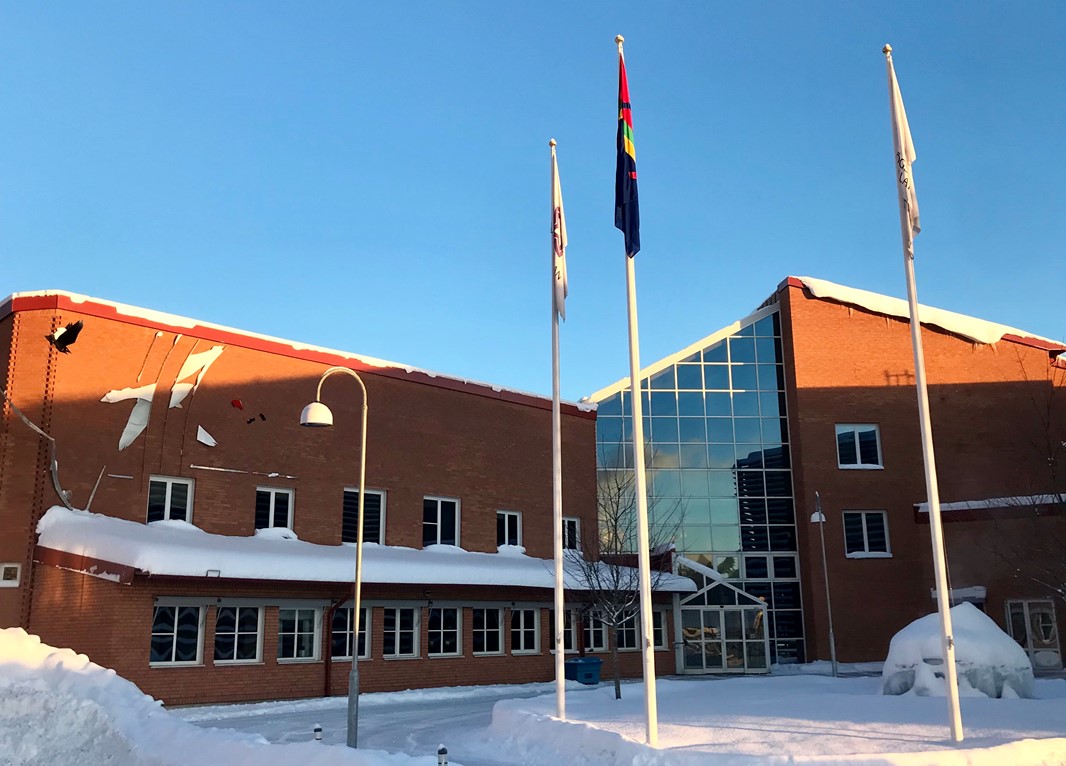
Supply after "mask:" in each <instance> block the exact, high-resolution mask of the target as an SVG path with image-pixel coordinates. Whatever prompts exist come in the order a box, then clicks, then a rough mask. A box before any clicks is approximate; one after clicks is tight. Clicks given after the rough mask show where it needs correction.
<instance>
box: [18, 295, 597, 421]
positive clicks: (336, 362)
mask: <svg viewBox="0 0 1066 766" xmlns="http://www.w3.org/2000/svg"><path fill="white" fill-rule="evenodd" d="M40 310H45V311H49V310H52V311H59V310H63V311H75V312H78V313H80V314H86V315H88V316H94V317H99V318H101V319H110V320H113V321H116V322H124V323H126V324H131V325H135V326H137V327H147V328H149V329H152V330H163V331H166V332H173V333H180V334H183V335H192V336H195V337H197V338H202V339H203V340H207V341H212V342H215V343H225V344H227V345H231V346H239V347H241V348H247V349H251V350H253V351H263V352H266V353H270V354H277V355H280V356H287V357H290V358H292V359H302V360H304V361H308V362H317V363H319V364H324V365H327V366H330V367H332V366H341V367H348V368H350V369H352V370H356V371H357V372H367V373H370V374H372V375H381V376H383V377H387V378H395V379H396V380H406V381H409V382H414V383H421V384H423V385H428V386H434V387H436V388H443V389H446V390H449V391H458V392H462V393H468V394H474V395H475V396H484V397H486V398H489V399H496V400H499V401H504V402H511V403H512V404H520V405H525V406H527V407H535V408H537V409H541V410H550V409H551V407H552V403H551V400H548V399H544V398H542V397H538V396H534V395H533V394H526V393H522V392H520V391H512V390H508V389H503V388H499V389H497V388H494V387H493V386H491V385H489V384H485V383H474V382H469V381H463V380H458V379H455V378H450V377H442V376H434V375H432V374H429V373H427V372H423V371H421V370H412V371H411V372H408V371H407V370H406V369H403V368H401V367H376V366H374V365H371V364H366V363H365V362H361V361H359V360H358V359H353V358H351V357H350V356H345V355H343V354H340V353H330V352H328V351H325V350H318V349H309V348H308V349H297V348H295V347H294V346H293V345H292V344H291V343H287V342H284V341H281V340H268V339H266V338H259V337H255V336H253V335H245V334H244V333H241V332H240V331H235V330H225V329H222V328H219V327H205V326H204V325H201V324H199V323H197V322H196V320H195V319H190V321H191V322H192V323H193V324H192V326H191V327H185V326H182V325H172V324H167V323H166V322H161V321H158V320H151V319H147V318H144V317H137V316H129V315H127V314H121V313H119V310H118V308H117V307H115V306H110V305H107V304H105V303H98V302H96V301H92V300H86V301H74V300H71V298H70V297H69V296H67V295H62V294H59V293H56V294H50V295H27V296H20V295H12V296H10V297H9V298H8V299H6V300H4V301H3V303H0V320H2V319H5V318H7V317H8V316H9V315H11V314H14V313H16V312H18V311H40ZM297 345H304V344H297ZM560 410H561V411H562V412H564V413H566V414H567V415H574V416H576V417H579V418H584V419H586V420H595V419H596V411H595V410H594V409H593V410H587V409H583V408H581V407H578V406H577V405H574V404H568V403H565V402H563V403H560Z"/></svg>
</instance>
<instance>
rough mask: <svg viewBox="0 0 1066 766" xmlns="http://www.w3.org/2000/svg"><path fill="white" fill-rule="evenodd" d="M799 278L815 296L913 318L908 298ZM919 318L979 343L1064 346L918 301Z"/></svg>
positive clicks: (925, 322) (1028, 333)
mask: <svg viewBox="0 0 1066 766" xmlns="http://www.w3.org/2000/svg"><path fill="white" fill-rule="evenodd" d="M796 279H798V280H799V281H800V282H802V283H803V286H804V287H806V288H807V289H808V290H810V291H811V295H813V296H814V297H815V298H823V299H829V300H834V301H839V302H840V303H847V304H849V305H851V306H858V307H859V308H863V309H866V310H868V311H872V312H874V313H875V314H885V315H887V316H893V317H899V318H901V319H910V315H911V314H910V306H909V305H908V304H907V301H905V300H903V299H901V298H890V297H889V296H887V295H881V294H880V293H872V292H869V291H868V290H859V289H857V288H854V287H845V286H844V285H838V284H836V283H835V282H829V281H828V280H825V279H815V278H814V277H796ZM918 317H919V319H920V320H921V322H922V324H925V325H935V326H936V327H939V328H940V329H942V330H946V331H947V332H950V333H953V334H955V335H961V336H962V337H964V338H967V339H969V340H972V341H975V342H977V343H986V344H989V345H991V344H992V343H996V342H997V341H1000V340H1002V339H1003V336H1004V335H1017V336H1019V337H1021V338H1034V339H1036V340H1040V341H1044V342H1045V343H1050V344H1052V345H1060V344H1059V342H1058V341H1053V340H1050V339H1049V338H1042V337H1040V336H1039V335H1033V334H1032V333H1030V332H1026V331H1025V330H1019V329H1017V328H1015V327H1008V326H1007V325H1002V324H996V323H995V322H987V321H985V320H984V319H976V318H975V317H971V316H966V315H965V314H956V313H955V312H954V311H945V310H944V309H938V308H933V307H932V306H924V305H922V304H918Z"/></svg>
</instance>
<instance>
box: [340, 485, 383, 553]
mask: <svg viewBox="0 0 1066 766" xmlns="http://www.w3.org/2000/svg"><path fill="white" fill-rule="evenodd" d="M365 491H366V494H367V496H368V497H369V496H370V495H377V496H378V497H380V498H381V513H380V514H379V516H380V519H379V521H378V539H377V540H368V539H367V538H366V529H364V530H363V542H364V543H377V544H378V545H384V544H385V503H386V501H387V499H388V493H387V492H385V490H383V489H370V488H367V489H366V490H365ZM344 492H353V493H355V495H356V498H357V499H358V495H359V487H345V488H344ZM365 502H366V501H364V510H366V509H365ZM343 532H344V495H343V493H342V494H341V542H342V543H345V544H346V545H355V541H354V540H349V541H347V542H346V541H345V540H344V535H343Z"/></svg>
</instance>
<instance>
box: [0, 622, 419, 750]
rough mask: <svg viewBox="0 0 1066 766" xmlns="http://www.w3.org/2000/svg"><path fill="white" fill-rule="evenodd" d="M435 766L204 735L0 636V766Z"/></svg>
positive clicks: (92, 670) (64, 652)
mask: <svg viewBox="0 0 1066 766" xmlns="http://www.w3.org/2000/svg"><path fill="white" fill-rule="evenodd" d="M191 763H197V764H221V763H224V764H226V765H227V766H283V765H284V766H291V764H294V763H298V764H300V766H340V765H341V764H348V766H435V765H436V763H437V759H436V757H429V756H426V757H422V758H413V757H411V756H407V755H391V754H389V753H384V752H381V751H367V750H360V751H353V750H350V749H349V748H347V747H343V746H330V745H323V744H321V743H315V742H306V743H298V744H287V745H271V744H269V743H267V741H266V740H265V739H263V738H262V737H260V736H257V735H247V734H240V733H238V732H234V731H224V730H215V729H211V730H204V729H200V728H198V727H196V726H194V725H193V724H191V723H187V722H186V721H183V720H181V719H179V718H177V717H175V716H173V715H171V714H170V713H169V712H167V711H166V710H164V709H163V707H162V703H160V702H157V701H156V700H154V699H152V698H151V697H149V696H147V695H145V694H143V693H142V692H141V691H140V689H138V688H137V687H136V686H134V685H133V684H132V683H130V682H129V681H127V680H126V679H124V678H121V677H120V676H118V675H117V674H116V673H115V671H113V670H108V669H107V668H102V667H100V666H99V665H96V664H95V663H93V662H91V661H90V660H89V658H88V657H86V656H85V655H83V654H75V653H74V652H73V651H71V650H70V649H55V648H53V647H51V646H48V645H46V644H42V643H41V640H40V639H39V638H37V637H36V636H31V635H28V634H27V633H26V631H24V630H22V629H21V628H8V629H5V630H0V764H4V765H5V766H6V765H7V764H12V765H14V764H18V765H19V766H71V765H73V764H120V765H121V766H187V765H188V764H191Z"/></svg>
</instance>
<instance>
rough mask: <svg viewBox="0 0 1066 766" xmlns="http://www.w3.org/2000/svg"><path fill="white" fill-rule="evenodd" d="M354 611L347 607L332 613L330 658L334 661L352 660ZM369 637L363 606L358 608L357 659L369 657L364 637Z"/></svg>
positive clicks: (365, 612)
mask: <svg viewBox="0 0 1066 766" xmlns="http://www.w3.org/2000/svg"><path fill="white" fill-rule="evenodd" d="M353 614H354V610H353V609H352V607H350V606H348V607H345V608H343V609H338V610H337V611H336V612H334V613H333V625H332V630H331V633H330V656H331V657H332V658H333V659H335V660H350V659H351V658H352V627H353V626H352V615H353ZM368 635H370V627H369V623H368V622H367V611H366V607H365V606H361V607H359V659H361V660H365V659H368V658H369V657H370V651H369V650H368V649H367V644H366V637H367V636H368Z"/></svg>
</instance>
